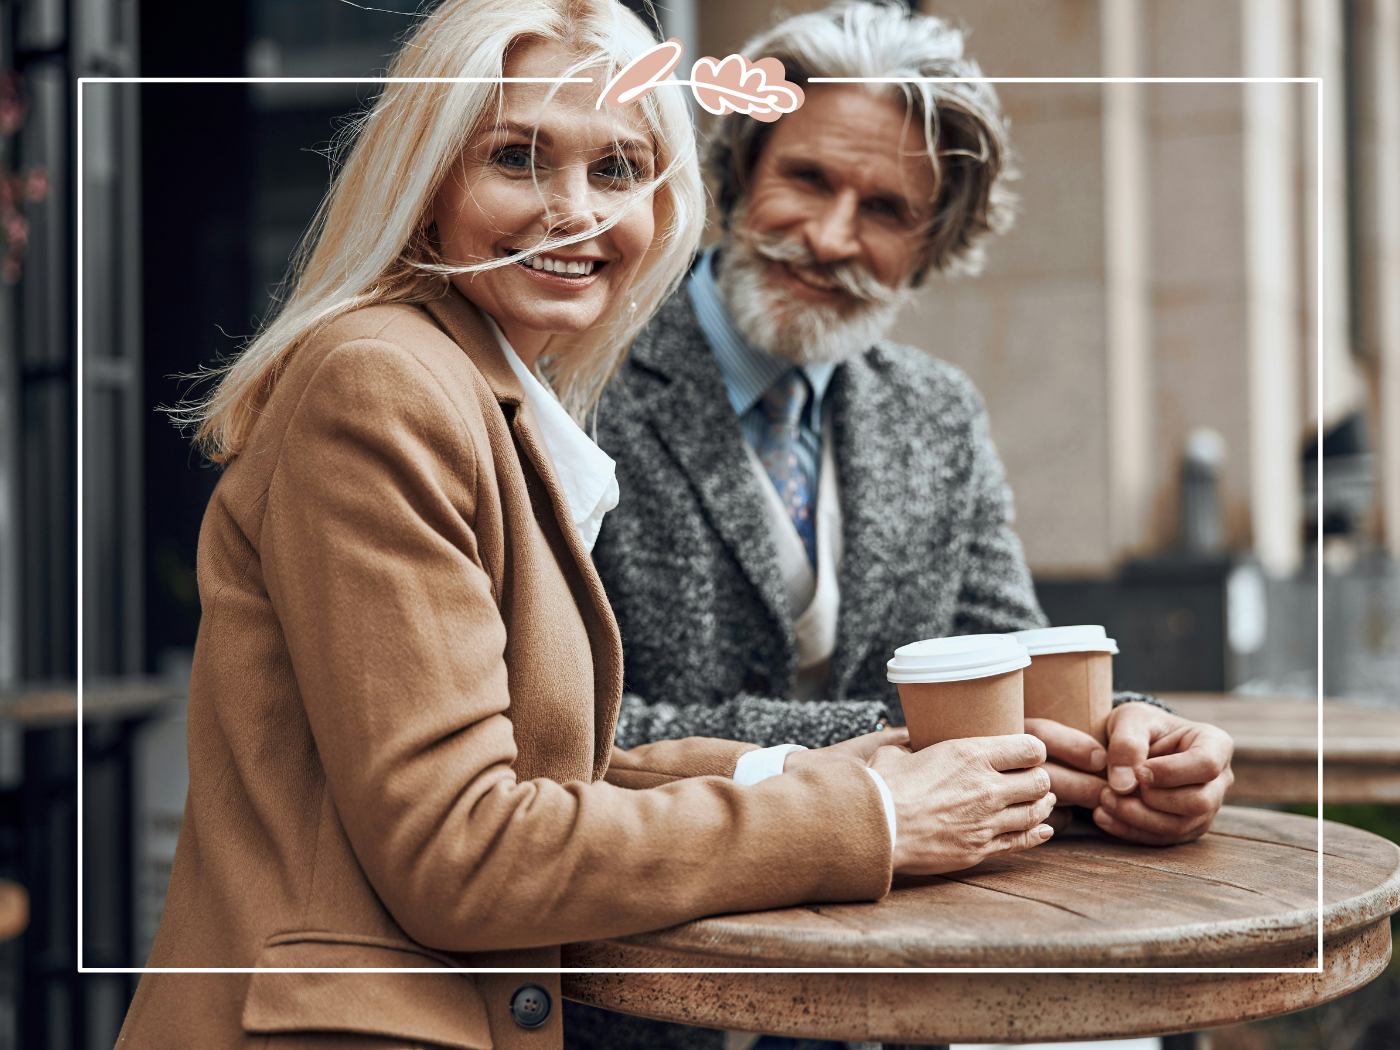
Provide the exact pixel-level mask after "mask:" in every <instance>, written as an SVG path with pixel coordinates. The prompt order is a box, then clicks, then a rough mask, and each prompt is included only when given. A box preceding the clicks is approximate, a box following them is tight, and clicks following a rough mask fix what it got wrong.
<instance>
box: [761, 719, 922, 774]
mask: <svg viewBox="0 0 1400 1050" xmlns="http://www.w3.org/2000/svg"><path fill="white" fill-rule="evenodd" d="M908 743H909V730H907V729H905V728H904V727H903V726H893V727H891V728H889V729H881V730H878V731H876V732H874V733H866V734H865V735H864V736H857V737H852V738H851V739H850V740H843V741H841V743H839V744H829V745H828V746H826V747H818V748H813V749H812V750H810V751H793V752H791V753H790V754H789V755H788V756H787V757H786V758H784V759H783V772H784V773H791V772H792V771H793V770H794V769H796V768H797V767H798V766H805V765H808V764H810V763H812V762H826V761H829V760H830V759H833V758H842V759H852V758H854V759H858V760H859V761H860V762H862V763H864V764H865V765H867V766H868V765H869V764H870V760H871V759H872V758H874V757H875V752H876V751H877V750H879V749H880V748H882V747H888V746H891V745H893V746H897V747H903V746H905V745H907V744H908Z"/></svg>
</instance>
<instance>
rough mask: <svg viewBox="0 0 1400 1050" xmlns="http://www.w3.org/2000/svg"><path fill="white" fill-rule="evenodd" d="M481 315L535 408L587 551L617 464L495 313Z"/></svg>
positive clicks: (614, 495)
mask: <svg viewBox="0 0 1400 1050" xmlns="http://www.w3.org/2000/svg"><path fill="white" fill-rule="evenodd" d="M482 316H483V317H485V318H486V323H487V324H488V325H490V326H491V334H492V335H494V336H495V337H496V342H497V343H499V344H500V347H501V350H502V351H503V352H504V353H505V355H506V361H508V362H509V363H510V367H511V371H513V372H514V373H515V374H516V377H517V378H518V379H519V380H520V385H521V386H522V387H524V388H525V398H526V400H528V401H529V402H530V407H531V408H532V409H533V410H534V413H535V422H536V423H538V424H539V428H540V437H541V438H542V439H543V440H544V447H545V449H546V450H547V451H548V452H549V458H550V459H551V460H552V461H553V463H554V473H555V474H557V475H558V476H559V486H560V488H562V489H563V490H564V498H565V499H567V500H568V501H569V513H570V514H571V515H572V516H573V519H574V525H575V527H576V528H577V529H578V534H579V538H580V539H582V540H583V549H584V550H586V551H588V552H589V553H592V551H593V544H594V543H596V542H597V540H598V530H599V529H600V528H602V525H603V515H604V514H606V513H607V512H608V511H610V510H612V509H613V508H614V507H616V506H617V500H618V495H619V493H618V488H617V465H616V464H615V463H614V462H613V461H612V457H610V456H609V455H608V454H607V453H606V452H604V451H603V450H602V449H601V448H599V447H598V446H597V445H596V444H595V443H594V442H593V440H592V439H591V438H590V437H589V436H588V435H587V434H586V433H584V430H583V428H582V427H580V426H579V425H578V424H577V423H575V422H574V420H573V417H571V416H570V415H569V413H567V412H565V411H564V406H563V405H561V404H560V403H559V399H558V398H557V397H555V396H554V391H552V390H550V389H549V388H548V387H547V386H545V385H544V384H543V383H541V382H540V381H539V380H538V379H536V378H535V375H534V373H533V372H531V371H530V370H529V369H528V368H526V367H525V362H524V361H522V360H520V357H519V355H517V354H516V352H515V350H514V348H513V347H512V346H511V345H510V343H509V342H508V341H507V340H506V337H505V333H503V332H502V331H501V329H500V327H499V326H498V325H497V324H496V321H495V319H494V318H492V317H491V315H490V314H487V313H485V311H483V312H482Z"/></svg>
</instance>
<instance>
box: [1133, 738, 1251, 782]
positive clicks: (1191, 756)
mask: <svg viewBox="0 0 1400 1050" xmlns="http://www.w3.org/2000/svg"><path fill="white" fill-rule="evenodd" d="M1187 739H1188V740H1189V744H1188V746H1187V747H1186V749H1185V750H1184V751H1179V752H1177V753H1176V754H1174V755H1163V756H1161V757H1160V758H1149V759H1148V760H1147V761H1146V762H1144V763H1143V768H1140V769H1139V770H1138V780H1139V781H1140V782H1141V783H1143V784H1151V785H1153V786H1154V787H1182V786H1184V785H1187V784H1205V783H1208V782H1210V781H1212V780H1214V779H1215V778H1216V777H1218V776H1220V774H1221V773H1222V772H1224V770H1225V767H1226V766H1228V765H1229V764H1230V756H1231V755H1232V754H1234V750H1235V742H1234V741H1233V740H1231V739H1230V736H1229V734H1228V733H1226V732H1225V731H1224V730H1223V729H1217V728H1216V727H1215V726H1208V725H1201V726H1200V727H1199V729H1198V730H1197V731H1196V732H1194V733H1192V734H1191V735H1190V736H1189V737H1188V738H1187Z"/></svg>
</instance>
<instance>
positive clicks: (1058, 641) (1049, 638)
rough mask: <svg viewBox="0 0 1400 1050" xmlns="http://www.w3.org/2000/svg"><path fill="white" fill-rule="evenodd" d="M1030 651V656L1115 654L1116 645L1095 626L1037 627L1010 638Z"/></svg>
mask: <svg viewBox="0 0 1400 1050" xmlns="http://www.w3.org/2000/svg"><path fill="white" fill-rule="evenodd" d="M1011 637H1012V638H1015V639H1016V640H1017V641H1018V642H1020V643H1021V644H1022V645H1024V646H1025V647H1026V648H1027V649H1029V650H1030V654H1031V655H1032V656H1047V655H1049V654H1050V653H1116V652H1117V651H1118V643H1117V642H1115V641H1114V640H1113V639H1112V638H1110V637H1108V632H1106V631H1105V630H1104V629H1103V628H1102V627H1100V626H1098V625H1097V624H1087V623H1086V624H1080V625H1079V626H1077V627H1037V628H1035V629H1034V630H1030V631H1017V632H1016V633H1015V634H1013V635H1012V636H1011Z"/></svg>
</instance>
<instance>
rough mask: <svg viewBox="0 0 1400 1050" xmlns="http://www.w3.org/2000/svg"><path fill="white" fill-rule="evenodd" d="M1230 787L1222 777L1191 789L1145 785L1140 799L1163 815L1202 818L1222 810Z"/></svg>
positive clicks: (1139, 795)
mask: <svg viewBox="0 0 1400 1050" xmlns="http://www.w3.org/2000/svg"><path fill="white" fill-rule="evenodd" d="M1052 779H1053V778H1052ZM1229 786H1230V778H1228V777H1225V776H1223V775H1222V776H1219V777H1216V778H1215V779H1214V780H1212V781H1211V782H1210V783H1208V784H1192V785H1191V786H1189V787H1179V788H1154V787H1147V786H1145V785H1143V786H1140V787H1139V788H1138V797H1139V798H1141V799H1142V801H1143V802H1144V803H1145V804H1146V805H1147V806H1148V807H1150V808H1152V809H1155V810H1159V811H1160V812H1163V813H1175V814H1177V815H1178V816H1182V817H1200V816H1205V815H1206V814H1208V813H1214V812H1215V811H1216V810H1218V809H1219V808H1220V803H1221V802H1223V801H1224V799H1225V790H1226V789H1227V788H1228V787H1229Z"/></svg>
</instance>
